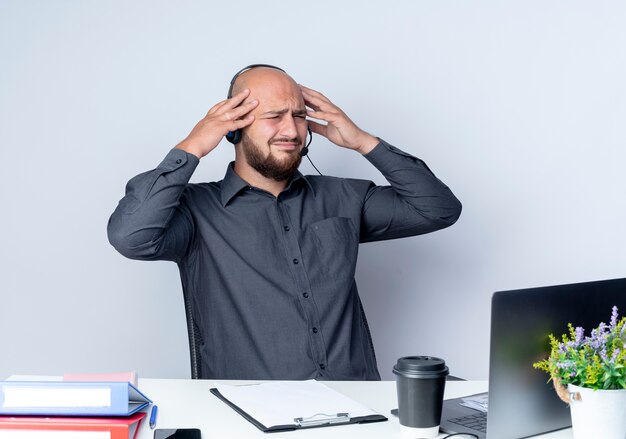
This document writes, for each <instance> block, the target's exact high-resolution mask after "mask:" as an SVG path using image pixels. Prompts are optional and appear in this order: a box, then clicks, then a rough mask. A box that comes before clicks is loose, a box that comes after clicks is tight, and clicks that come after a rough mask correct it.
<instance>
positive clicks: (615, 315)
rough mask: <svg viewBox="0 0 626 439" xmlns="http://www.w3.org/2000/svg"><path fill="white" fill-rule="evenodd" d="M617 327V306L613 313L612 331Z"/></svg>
mask: <svg viewBox="0 0 626 439" xmlns="http://www.w3.org/2000/svg"><path fill="white" fill-rule="evenodd" d="M616 326H617V306H614V307H613V312H612V313H611V329H614V328H615V327H616Z"/></svg>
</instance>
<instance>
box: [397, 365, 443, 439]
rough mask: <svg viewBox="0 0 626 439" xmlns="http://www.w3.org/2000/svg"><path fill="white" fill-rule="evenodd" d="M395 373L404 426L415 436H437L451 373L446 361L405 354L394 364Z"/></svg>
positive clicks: (399, 415)
mask: <svg viewBox="0 0 626 439" xmlns="http://www.w3.org/2000/svg"><path fill="white" fill-rule="evenodd" d="M393 373H394V374H395V375H396V388H397V393H398V417H399V418H400V426H401V429H402V430H403V431H404V432H405V433H407V435H410V436H411V437H414V438H424V439H430V438H435V437H437V435H438V434H439V424H440V423H441V410H442V407H443V392H444V389H445V386H446V377H447V376H448V374H449V371H448V367H447V366H446V362H445V361H444V360H442V359H441V358H437V357H429V356H412V357H402V358H400V359H398V361H397V363H396V365H395V366H394V367H393Z"/></svg>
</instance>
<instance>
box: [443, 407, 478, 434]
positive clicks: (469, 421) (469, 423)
mask: <svg viewBox="0 0 626 439" xmlns="http://www.w3.org/2000/svg"><path fill="white" fill-rule="evenodd" d="M449 421H450V422H453V423H455V424H458V425H462V426H463V427H466V428H471V429H473V430H477V431H481V432H483V433H486V432H487V413H483V412H478V413H476V414H475V415H469V416H462V417H460V418H454V419H449Z"/></svg>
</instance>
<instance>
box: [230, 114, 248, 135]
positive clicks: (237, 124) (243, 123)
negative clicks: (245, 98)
mask: <svg viewBox="0 0 626 439" xmlns="http://www.w3.org/2000/svg"><path fill="white" fill-rule="evenodd" d="M252 122H254V116H253V115H251V114H248V115H247V116H246V117H244V118H243V119H238V120H235V121H233V123H232V125H231V128H230V129H229V131H235V130H238V129H241V128H245V127H247V126H248V125H250V124H252Z"/></svg>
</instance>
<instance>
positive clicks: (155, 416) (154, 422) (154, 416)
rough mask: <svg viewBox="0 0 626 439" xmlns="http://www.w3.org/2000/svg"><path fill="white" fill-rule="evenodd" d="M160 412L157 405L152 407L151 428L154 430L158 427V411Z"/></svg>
mask: <svg viewBox="0 0 626 439" xmlns="http://www.w3.org/2000/svg"><path fill="white" fill-rule="evenodd" d="M158 410H159V408H158V407H157V406H156V404H154V405H153V406H152V410H151V411H150V428H151V429H154V427H156V420H157V411H158Z"/></svg>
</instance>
